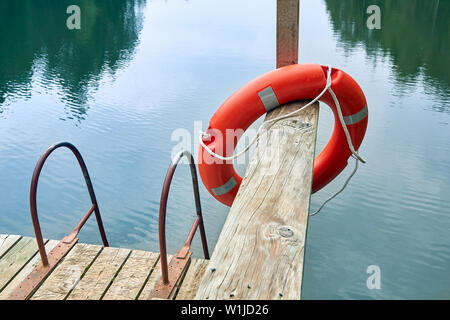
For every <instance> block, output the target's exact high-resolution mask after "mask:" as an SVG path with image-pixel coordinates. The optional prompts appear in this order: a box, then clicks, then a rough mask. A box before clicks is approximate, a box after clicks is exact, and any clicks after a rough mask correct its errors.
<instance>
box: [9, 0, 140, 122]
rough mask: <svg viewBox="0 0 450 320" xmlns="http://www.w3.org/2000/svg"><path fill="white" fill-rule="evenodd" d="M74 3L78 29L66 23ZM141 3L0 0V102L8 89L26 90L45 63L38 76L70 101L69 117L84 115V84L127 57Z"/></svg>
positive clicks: (137, 0)
mask: <svg viewBox="0 0 450 320" xmlns="http://www.w3.org/2000/svg"><path fill="white" fill-rule="evenodd" d="M72 4H76V5H78V6H79V7H80V8H81V30H69V29H68V28H67V27H66V19H67V18H68V17H69V16H70V14H66V9H67V7H68V6H69V5H72ZM144 5H145V0H131V1H92V0H78V1H74V0H61V1H34V0H24V1H1V2H0V12H1V13H2V18H1V19H0V43H1V49H0V70H1V72H0V104H2V103H4V102H5V100H6V98H7V96H11V93H14V95H16V96H17V95H20V96H22V97H24V96H25V97H27V96H29V95H30V94H31V93H30V85H31V79H32V76H33V73H34V69H35V68H34V65H35V64H36V63H40V64H41V63H43V64H44V66H43V67H42V65H40V67H41V68H39V69H42V70H43V72H44V76H43V78H44V79H43V80H41V81H45V82H47V83H45V84H46V85H51V84H57V85H58V86H60V87H61V88H62V91H63V92H64V95H65V96H64V97H63V99H64V100H65V101H66V102H68V103H69V104H72V106H74V107H71V108H68V110H67V113H69V114H68V117H69V118H70V117H74V118H76V119H78V120H82V119H83V118H84V115H85V113H86V108H87V107H86V106H85V103H86V100H87V95H88V87H89V86H93V87H95V86H96V85H97V83H98V80H99V79H98V78H99V76H100V74H101V72H103V71H107V72H110V73H111V74H114V72H115V71H116V70H117V69H118V68H119V67H120V66H121V65H123V64H124V63H126V62H127V61H128V60H129V59H130V58H131V56H132V54H133V52H134V50H135V48H136V45H137V43H138V36H139V32H140V30H141V28H142V23H143V8H144ZM17 92H19V93H20V94H17ZM4 107H5V106H3V107H2V106H1V105H0V113H2V111H3V108H4Z"/></svg>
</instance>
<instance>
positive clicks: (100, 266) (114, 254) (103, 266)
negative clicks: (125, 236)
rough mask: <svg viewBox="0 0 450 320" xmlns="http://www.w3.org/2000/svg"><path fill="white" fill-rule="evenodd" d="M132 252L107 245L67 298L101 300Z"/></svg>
mask: <svg viewBox="0 0 450 320" xmlns="http://www.w3.org/2000/svg"><path fill="white" fill-rule="evenodd" d="M130 252H131V250H130V249H122V248H111V247H105V248H104V249H103V250H102V252H101V253H100V255H99V256H98V257H97V259H95V261H94V263H93V264H92V265H91V266H90V268H89V270H88V271H87V272H86V274H85V275H84V277H83V278H82V279H81V281H80V282H78V283H77V285H76V286H75V288H74V289H73V290H72V292H71V293H70V294H69V296H68V297H67V300H100V298H101V297H102V296H103V294H104V293H105V291H106V289H107V288H108V287H109V285H110V284H111V282H112V281H113V278H114V276H115V275H116V273H117V271H119V269H120V267H121V266H122V265H123V263H124V262H125V260H126V259H127V257H128V256H129V254H130Z"/></svg>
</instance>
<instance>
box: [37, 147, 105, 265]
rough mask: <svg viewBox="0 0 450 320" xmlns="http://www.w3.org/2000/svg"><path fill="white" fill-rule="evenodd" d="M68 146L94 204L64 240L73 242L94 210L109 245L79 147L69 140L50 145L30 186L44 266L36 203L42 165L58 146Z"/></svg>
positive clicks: (44, 258)
mask: <svg viewBox="0 0 450 320" xmlns="http://www.w3.org/2000/svg"><path fill="white" fill-rule="evenodd" d="M61 147H66V148H68V149H69V150H70V151H72V153H73V154H74V155H75V157H76V158H77V160H78V164H79V165H80V168H81V171H82V173H83V177H84V180H85V181H86V186H87V188H88V191H89V196H90V198H91V202H92V206H91V207H90V208H89V210H88V211H87V212H86V213H85V215H84V216H83V218H82V219H81V220H80V222H79V223H78V225H77V226H76V227H75V228H74V229H73V230H72V232H71V233H70V234H69V235H68V236H66V237H65V238H64V239H63V240H62V241H63V242H72V241H73V240H74V239H75V238H76V236H77V235H78V233H79V231H80V229H81V228H82V227H83V225H84V224H85V222H86V221H87V219H88V218H89V217H90V216H91V214H92V212H95V217H96V219H97V224H98V228H99V230H100V236H101V238H102V241H103V244H104V246H105V247H107V246H109V245H108V240H107V239H106V234H105V229H104V227H103V222H102V218H101V216H100V210H99V208H98V204H97V199H96V197H95V193H94V187H93V186H92V182H91V178H90V177H89V173H88V170H87V167H86V164H85V162H84V160H83V157H82V156H81V154H80V152H79V151H78V149H77V148H76V147H75V146H74V145H73V144H71V143H69V142H60V143H57V144H54V145H52V146H50V147H49V148H48V149H47V150H46V151H45V152H44V154H43V155H42V156H41V157H40V158H39V161H38V163H37V164H36V167H35V168H34V172H33V177H32V178H31V188H30V212H31V220H32V221H33V227H34V233H35V234H36V241H37V244H38V248H39V254H40V255H41V260H42V264H43V265H44V266H47V265H48V258H47V253H46V251H45V244H44V240H43V238H42V231H41V227H40V224H39V218H38V214H37V204H36V193H37V186H38V182H39V176H40V174H41V170H42V167H43V166H44V163H45V161H46V160H47V158H48V156H49V155H50V154H51V153H52V152H53V151H55V150H56V149H58V148H61Z"/></svg>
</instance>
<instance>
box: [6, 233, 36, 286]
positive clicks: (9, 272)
mask: <svg viewBox="0 0 450 320" xmlns="http://www.w3.org/2000/svg"><path fill="white" fill-rule="evenodd" d="M37 252H38V247H37V244H36V240H35V239H34V238H30V237H23V238H21V239H20V240H19V241H18V242H17V243H16V244H15V245H14V246H13V247H12V248H11V249H9V250H8V251H7V252H6V254H5V255H4V256H3V257H2V259H0V291H1V290H3V288H4V287H5V286H6V285H7V284H8V283H9V281H10V280H12V279H13V278H14V276H15V275H16V274H17V273H18V272H19V271H20V270H21V269H22V268H23V267H24V266H25V265H26V264H27V263H28V261H30V259H31V258H32V257H33V256H34V255H35V254H36V253H37Z"/></svg>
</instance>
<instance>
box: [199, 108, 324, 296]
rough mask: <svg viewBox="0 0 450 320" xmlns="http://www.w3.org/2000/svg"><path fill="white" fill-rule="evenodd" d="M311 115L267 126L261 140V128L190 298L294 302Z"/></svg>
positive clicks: (314, 112) (313, 124)
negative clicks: (243, 173)
mask: <svg viewBox="0 0 450 320" xmlns="http://www.w3.org/2000/svg"><path fill="white" fill-rule="evenodd" d="M302 105H304V103H299V102H296V103H291V104H288V105H285V106H283V107H282V108H277V109H275V110H274V111H272V112H271V113H269V114H268V115H267V117H266V120H268V119H272V118H274V117H277V116H280V115H282V114H286V113H289V112H292V111H293V110H296V109H298V108H299V107H301V106H302ZM318 112H319V106H318V103H316V104H315V105H313V106H311V107H309V108H307V109H305V110H303V111H301V112H299V113H298V114H297V115H295V116H292V117H289V118H286V119H283V120H280V121H278V122H275V124H274V125H272V126H268V132H267V135H266V134H265V133H266V132H265V131H266V128H262V129H261V130H262V131H264V132H261V135H260V140H259V142H258V144H257V146H256V148H255V152H254V155H253V158H252V160H251V161H250V164H249V166H248V168H247V171H246V175H245V177H244V179H243V182H242V184H241V187H240V189H239V191H238V194H237V196H236V199H235V201H234V203H233V206H232V207H231V210H230V213H229V215H228V217H227V220H226V222H225V225H224V227H223V230H222V233H221V235H220V237H219V240H218V242H217V244H216V248H215V250H214V253H213V255H212V257H211V260H210V263H209V267H208V270H207V271H206V273H205V276H204V278H203V279H202V281H201V283H200V287H199V290H198V292H197V295H196V299H258V300H259V299H299V298H300V294H301V292H300V290H301V280H302V272H303V256H304V246H305V235H306V225H307V220H308V219H307V218H308V210H309V202H310V194H311V185H312V173H313V163H314V149H315V141H316V131H317V120H318ZM213 270H214V272H213Z"/></svg>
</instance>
